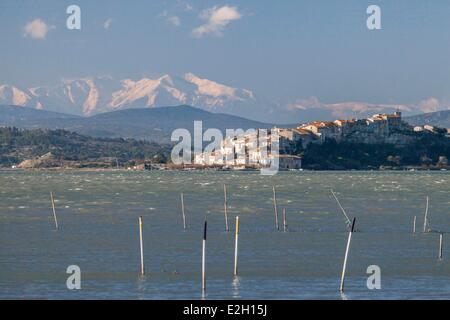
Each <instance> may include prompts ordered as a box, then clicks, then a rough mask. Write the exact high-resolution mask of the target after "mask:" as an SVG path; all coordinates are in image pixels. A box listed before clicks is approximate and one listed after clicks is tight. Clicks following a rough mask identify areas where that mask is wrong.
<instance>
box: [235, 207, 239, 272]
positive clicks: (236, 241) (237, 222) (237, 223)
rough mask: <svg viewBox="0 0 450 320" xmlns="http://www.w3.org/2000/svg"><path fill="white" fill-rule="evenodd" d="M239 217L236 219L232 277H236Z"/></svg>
mask: <svg viewBox="0 0 450 320" xmlns="http://www.w3.org/2000/svg"><path fill="white" fill-rule="evenodd" d="M238 245H239V216H237V217H236V236H235V242H234V275H235V276H237V275H238Z"/></svg>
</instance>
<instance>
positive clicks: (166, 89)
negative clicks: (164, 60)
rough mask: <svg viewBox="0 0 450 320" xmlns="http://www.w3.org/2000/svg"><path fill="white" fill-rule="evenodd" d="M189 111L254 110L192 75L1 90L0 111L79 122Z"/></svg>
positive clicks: (250, 101) (245, 97)
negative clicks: (133, 112)
mask: <svg viewBox="0 0 450 320" xmlns="http://www.w3.org/2000/svg"><path fill="white" fill-rule="evenodd" d="M185 104H186V105H192V106H198V107H201V108H202V109H204V110H208V111H215V112H223V111H227V113H233V111H235V110H239V109H242V108H245V107H247V108H248V107H250V106H252V107H255V106H256V99H255V97H254V96H253V93H252V92H251V91H250V90H246V89H237V88H233V87H229V86H226V85H223V84H220V83H217V82H214V81H211V80H207V79H202V78H200V77H198V76H196V75H194V74H192V73H187V74H185V75H184V76H183V77H172V76H170V75H163V76H161V77H159V78H156V79H149V78H143V79H140V80H136V81H134V80H131V79H124V80H118V81H117V80H114V79H112V78H108V77H96V78H83V79H73V80H62V81H61V83H59V84H58V85H56V86H53V87H44V86H42V87H34V88H19V87H16V86H13V85H9V84H4V85H1V86H0V105H19V106H26V107H30V108H35V109H40V110H49V111H56V112H63V113H67V114H74V115H79V116H92V115H96V114H99V113H104V112H110V111H117V110H123V109H129V108H151V107H157V106H170V105H185Z"/></svg>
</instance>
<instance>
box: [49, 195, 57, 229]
mask: <svg viewBox="0 0 450 320" xmlns="http://www.w3.org/2000/svg"><path fill="white" fill-rule="evenodd" d="M50 198H51V200H52V209H53V218H54V219H55V227H56V230H58V229H59V227H58V219H57V218H56V210H55V199H54V198H53V192H52V191H50Z"/></svg>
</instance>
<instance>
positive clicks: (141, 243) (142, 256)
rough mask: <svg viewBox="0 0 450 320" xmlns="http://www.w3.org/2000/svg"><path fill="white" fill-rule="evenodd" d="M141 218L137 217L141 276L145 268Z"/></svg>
mask: <svg viewBox="0 0 450 320" xmlns="http://www.w3.org/2000/svg"><path fill="white" fill-rule="evenodd" d="M142 225H143V221H142V217H139V243H140V248H141V275H144V274H145V268H144V242H143V239H142Z"/></svg>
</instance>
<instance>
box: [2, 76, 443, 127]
mask: <svg viewBox="0 0 450 320" xmlns="http://www.w3.org/2000/svg"><path fill="white" fill-rule="evenodd" d="M0 105H18V106H25V107H30V108H34V109H38V110H47V111H54V112H60V113H65V114H71V115H77V116H94V115H98V114H101V113H106V112H111V111H119V110H125V109H131V108H155V107H163V106H171V105H190V106H194V107H196V108H200V109H202V110H205V111H210V112H216V113H225V114H231V115H236V116H240V117H245V118H249V119H254V120H257V121H261V122H272V123H279V124H280V123H281V124H282V123H295V122H307V121H312V120H319V119H320V120H334V119H337V118H342V119H346V118H350V117H356V118H363V117H367V116H368V115H372V114H374V113H391V112H393V111H395V110H401V111H402V112H403V113H404V114H405V115H414V114H421V113H424V112H431V111H440V110H446V109H448V106H442V105H440V103H439V101H437V100H436V99H434V98H429V99H427V100H424V101H422V102H420V103H418V104H417V105H405V104H371V103H365V102H352V101H350V102H340V103H324V102H321V101H319V100H318V99H317V98H315V97H311V98H308V99H301V100H294V101H289V100H288V99H287V100H286V101H285V102H275V101H271V100H270V99H266V98H263V97H262V96H259V95H257V94H254V93H253V92H252V91H250V90H248V89H242V88H236V87H232V86H229V85H225V84H222V83H219V82H216V81H213V80H209V79H205V78H202V77H199V76H197V75H195V74H193V73H186V74H184V75H183V76H172V75H168V74H165V75H162V76H160V77H156V78H142V79H137V80H132V79H122V80H115V79H112V78H111V77H86V78H79V79H64V80H61V81H60V82H59V83H58V84H56V85H54V86H37V87H32V88H22V87H19V86H15V85H11V84H3V85H0Z"/></svg>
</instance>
